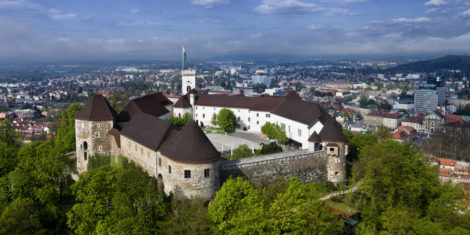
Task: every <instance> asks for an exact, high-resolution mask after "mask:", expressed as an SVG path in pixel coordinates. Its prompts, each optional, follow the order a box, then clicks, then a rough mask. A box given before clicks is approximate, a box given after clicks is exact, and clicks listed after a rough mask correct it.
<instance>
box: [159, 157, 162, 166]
mask: <svg viewBox="0 0 470 235" xmlns="http://www.w3.org/2000/svg"><path fill="white" fill-rule="evenodd" d="M158 166H162V159H161V158H159V159H158Z"/></svg>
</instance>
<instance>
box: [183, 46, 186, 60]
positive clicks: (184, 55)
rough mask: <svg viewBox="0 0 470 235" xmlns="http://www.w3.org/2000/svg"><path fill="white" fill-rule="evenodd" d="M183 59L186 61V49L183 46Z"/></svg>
mask: <svg viewBox="0 0 470 235" xmlns="http://www.w3.org/2000/svg"><path fill="white" fill-rule="evenodd" d="M183 60H184V61H186V50H185V49H184V47H183Z"/></svg>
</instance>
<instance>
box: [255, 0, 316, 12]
mask: <svg viewBox="0 0 470 235" xmlns="http://www.w3.org/2000/svg"><path fill="white" fill-rule="evenodd" d="M320 10H321V9H320V8H319V7H317V6H316V5H315V4H313V3H304V2H301V1H298V0H263V3H262V4H261V5H259V6H258V7H256V8H255V11H256V12H258V13H260V14H275V13H304V12H318V11H320Z"/></svg>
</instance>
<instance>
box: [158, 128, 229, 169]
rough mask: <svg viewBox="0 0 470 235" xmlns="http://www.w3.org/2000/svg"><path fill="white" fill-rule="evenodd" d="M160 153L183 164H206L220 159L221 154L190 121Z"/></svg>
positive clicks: (169, 140)
mask: <svg viewBox="0 0 470 235" xmlns="http://www.w3.org/2000/svg"><path fill="white" fill-rule="evenodd" d="M160 152H161V153H162V154H163V155H164V156H166V157H168V158H170V159H171V160H174V161H177V162H181V163H194V164H204V163H211V162H215V161H218V160H219V159H220V153H219V152H218V151H217V149H216V148H215V147H214V145H212V143H211V142H210V140H209V139H208V138H207V136H206V135H205V134H204V132H202V130H201V128H199V126H198V125H197V124H196V123H195V122H194V121H190V122H189V123H188V124H187V125H186V126H185V127H184V128H183V129H182V130H181V131H179V132H178V133H177V134H176V135H175V136H173V137H171V138H168V139H167V140H166V141H165V143H164V144H163V145H162V147H161V148H160Z"/></svg>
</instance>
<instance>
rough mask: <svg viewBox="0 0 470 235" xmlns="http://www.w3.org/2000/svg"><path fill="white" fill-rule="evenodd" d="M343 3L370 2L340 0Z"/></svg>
mask: <svg viewBox="0 0 470 235" xmlns="http://www.w3.org/2000/svg"><path fill="white" fill-rule="evenodd" d="M339 1H340V2H343V3H359V2H368V1H369V0H339Z"/></svg>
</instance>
